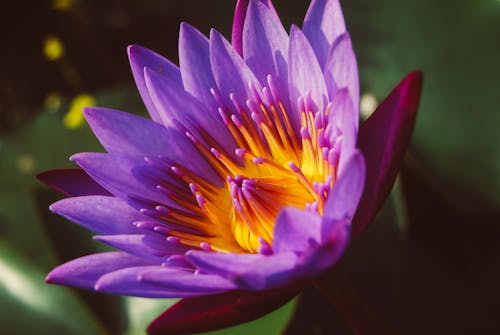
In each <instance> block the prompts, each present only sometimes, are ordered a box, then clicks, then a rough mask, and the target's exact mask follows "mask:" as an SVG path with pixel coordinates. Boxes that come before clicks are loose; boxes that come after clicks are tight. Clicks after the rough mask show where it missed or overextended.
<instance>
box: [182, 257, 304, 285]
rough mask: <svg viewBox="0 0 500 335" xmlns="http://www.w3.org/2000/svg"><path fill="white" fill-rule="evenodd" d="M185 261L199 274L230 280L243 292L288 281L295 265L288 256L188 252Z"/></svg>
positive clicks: (295, 261)
mask: <svg viewBox="0 0 500 335" xmlns="http://www.w3.org/2000/svg"><path fill="white" fill-rule="evenodd" d="M186 257H187V259H188V260H189V261H190V262H191V263H192V264H193V265H194V266H196V267H197V268H198V269H199V270H201V271H203V272H205V273H211V274H217V275H219V276H222V277H224V278H227V279H229V280H232V281H233V282H234V283H235V284H237V285H238V286H239V287H240V288H241V289H246V290H264V289H270V288H274V287H277V286H281V285H284V284H286V283H288V282H290V281H292V280H293V279H294V278H293V277H292V276H291V274H292V273H293V271H294V269H295V265H296V263H297V256H296V255H295V254H294V253H292V252H287V253H280V254H274V255H271V256H264V255H260V254H233V253H222V252H221V253H211V252H204V251H196V250H191V251H189V252H188V253H187V254H186Z"/></svg>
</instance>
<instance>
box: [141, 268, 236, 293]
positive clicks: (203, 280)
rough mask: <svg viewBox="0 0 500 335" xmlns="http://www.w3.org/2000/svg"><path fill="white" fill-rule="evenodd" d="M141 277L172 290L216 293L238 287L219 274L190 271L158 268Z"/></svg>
mask: <svg viewBox="0 0 500 335" xmlns="http://www.w3.org/2000/svg"><path fill="white" fill-rule="evenodd" d="M140 279H141V281H143V282H146V283H152V284H157V285H159V286H162V287H164V288H165V289H167V290H170V291H175V290H179V291H188V292H204V293H215V292H223V291H229V290H235V289H237V286H236V285H235V284H234V283H233V282H231V281H229V280H227V279H225V278H223V277H220V276H218V275H211V274H195V273H193V272H188V271H180V270H171V269H169V268H157V269H152V270H150V271H145V272H143V273H141V275H140Z"/></svg>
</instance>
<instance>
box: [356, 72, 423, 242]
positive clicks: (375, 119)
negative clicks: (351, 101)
mask: <svg viewBox="0 0 500 335" xmlns="http://www.w3.org/2000/svg"><path fill="white" fill-rule="evenodd" d="M421 89H422V73H421V72H420V71H415V72H412V73H411V74H409V75H408V76H407V77H406V78H405V79H403V80H402V81H401V82H400V83H399V85H398V86H397V87H396V88H395V89H394V90H393V91H392V92H391V93H390V94H389V96H388V97H387V98H386V99H385V100H384V101H383V102H382V104H380V106H379V107H378V108H377V110H376V111H375V113H373V114H372V116H371V117H370V118H369V119H368V120H367V121H366V122H365V123H363V125H362V127H361V129H360V131H359V138H358V146H359V148H360V149H361V151H362V152H363V155H364V156H365V159H366V167H367V175H366V185H365V189H364V192H363V196H362V198H361V201H360V204H359V208H358V211H357V213H356V217H355V218H354V222H353V229H354V231H353V234H354V237H357V236H358V235H359V234H360V233H361V232H362V231H363V230H364V229H365V228H366V226H367V225H368V224H369V223H370V222H371V220H372V219H373V218H374V217H375V215H376V214H377V212H378V211H379V209H380V208H381V207H382V205H383V203H384V201H385V199H386V198H387V196H388V195H389V193H390V191H391V188H392V185H393V183H394V180H395V179H396V175H397V172H398V170H399V166H400V165H401V163H402V162H403V158H404V154H405V152H406V148H407V147H408V143H409V141H410V137H411V134H412V132H413V128H414V125H415V118H416V116H417V109H418V103H419V100H420V92H421Z"/></svg>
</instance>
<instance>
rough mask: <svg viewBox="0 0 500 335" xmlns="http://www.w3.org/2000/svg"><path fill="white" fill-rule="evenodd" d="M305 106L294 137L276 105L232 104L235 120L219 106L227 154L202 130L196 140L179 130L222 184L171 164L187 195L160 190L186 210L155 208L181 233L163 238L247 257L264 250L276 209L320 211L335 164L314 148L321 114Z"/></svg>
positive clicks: (319, 134) (282, 110) (320, 132)
mask: <svg viewBox="0 0 500 335" xmlns="http://www.w3.org/2000/svg"><path fill="white" fill-rule="evenodd" d="M231 99H232V100H233V101H234V96H231ZM304 100H307V99H304ZM307 105H308V104H306V103H302V105H301V130H300V136H297V135H296V133H297V132H296V131H295V130H294V128H293V125H292V122H291V120H290V118H289V116H288V113H287V111H286V109H285V107H284V105H283V103H282V102H281V101H279V100H277V102H274V103H271V104H268V105H266V104H264V103H263V102H262V101H260V102H259V103H258V104H257V103H256V104H255V106H254V108H252V110H253V111H252V112H250V111H249V110H245V109H243V108H241V107H239V105H238V104H236V103H235V106H237V107H239V108H238V112H239V113H238V114H230V113H229V111H228V110H224V109H222V108H221V109H220V110H219V113H220V115H221V117H222V119H223V121H224V122H225V124H226V127H227V129H228V130H229V132H230V134H231V135H232V137H233V138H234V141H235V143H236V144H237V146H238V148H239V149H237V150H236V152H235V154H229V153H227V152H224V151H223V149H222V148H221V146H220V145H219V143H217V142H216V141H215V140H214V139H213V138H212V137H211V136H210V135H209V134H208V133H207V132H205V131H203V130H197V131H198V134H197V135H193V133H192V132H189V131H186V136H187V137H188V138H189V139H190V140H191V142H192V143H193V145H194V146H195V147H196V149H197V150H198V151H199V152H200V154H201V155H202V156H203V157H204V158H205V159H206V160H207V162H208V163H209V164H210V165H211V166H212V167H213V169H214V171H216V172H217V174H218V175H219V176H220V177H221V178H222V179H223V180H224V181H225V182H224V185H223V186H222V187H219V186H214V185H212V184H211V183H209V182H207V181H206V180H204V179H203V178H201V177H199V176H197V175H196V174H194V173H192V172H191V171H189V169H187V168H186V167H183V166H172V168H171V170H172V172H173V173H174V174H175V175H176V177H177V178H180V179H182V180H183V181H184V182H185V183H186V184H188V185H189V187H190V190H191V193H190V194H189V193H188V192H186V191H185V190H181V189H179V188H178V187H176V186H175V185H165V187H166V188H167V189H169V190H170V191H171V194H172V195H171V198H172V199H173V200H174V201H175V202H176V203H177V204H179V205H180V206H181V207H183V208H185V209H186V211H182V210H179V209H174V208H165V209H164V210H163V215H162V219H163V220H165V221H166V222H169V223H171V224H174V225H178V226H180V227H183V228H185V230H182V231H181V230H180V229H179V230H172V231H169V232H168V234H169V235H170V240H171V241H175V242H178V243H181V244H184V245H188V246H192V247H196V248H200V246H201V248H203V249H207V250H216V251H227V252H252V253H253V252H258V251H259V248H260V247H261V246H262V243H267V244H269V245H272V241H273V230H274V224H275V220H276V217H277V215H278V213H279V212H280V210H281V209H283V208H284V207H287V206H293V207H296V208H300V209H305V208H311V209H313V210H317V211H319V212H321V211H322V210H323V202H324V199H325V198H326V196H327V192H328V190H329V189H330V187H331V186H332V185H333V183H334V176H335V173H336V171H335V166H336V164H335V162H331V160H329V159H328V148H325V146H324V145H322V144H321V143H322V141H323V142H324V140H322V138H324V136H325V130H326V126H325V123H326V122H325V121H324V120H325V119H326V118H327V114H328V113H315V112H313V111H312V109H311V108H308V107H307ZM249 109H250V108H249ZM299 137H300V138H299ZM325 150H326V152H325ZM318 185H319V186H318Z"/></svg>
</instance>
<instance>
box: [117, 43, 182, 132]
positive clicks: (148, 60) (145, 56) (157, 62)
mask: <svg viewBox="0 0 500 335" xmlns="http://www.w3.org/2000/svg"><path fill="white" fill-rule="evenodd" d="M127 52H128V57H129V62H130V67H131V69H132V74H133V76H134V79H135V83H136V85H137V89H138V90H139V93H140V94H141V97H142V100H143V101H144V105H146V108H147V110H148V112H149V115H151V118H152V119H153V120H154V121H156V122H160V123H161V119H162V118H161V116H160V114H159V113H158V111H157V110H156V107H155V106H154V104H153V102H152V101H151V98H150V96H149V92H148V90H147V87H146V82H145V80H144V68H148V69H151V70H153V71H156V72H158V73H161V74H162V75H164V76H166V77H168V78H170V79H171V80H173V81H174V82H176V83H178V85H179V87H182V79H181V74H180V70H179V68H178V67H177V66H176V65H175V64H174V63H172V62H171V61H169V60H168V59H165V58H164V57H163V56H160V55H159V54H157V53H156V52H154V51H151V50H149V49H146V48H144V47H141V46H139V45H130V46H129V47H128V49H127Z"/></svg>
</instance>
